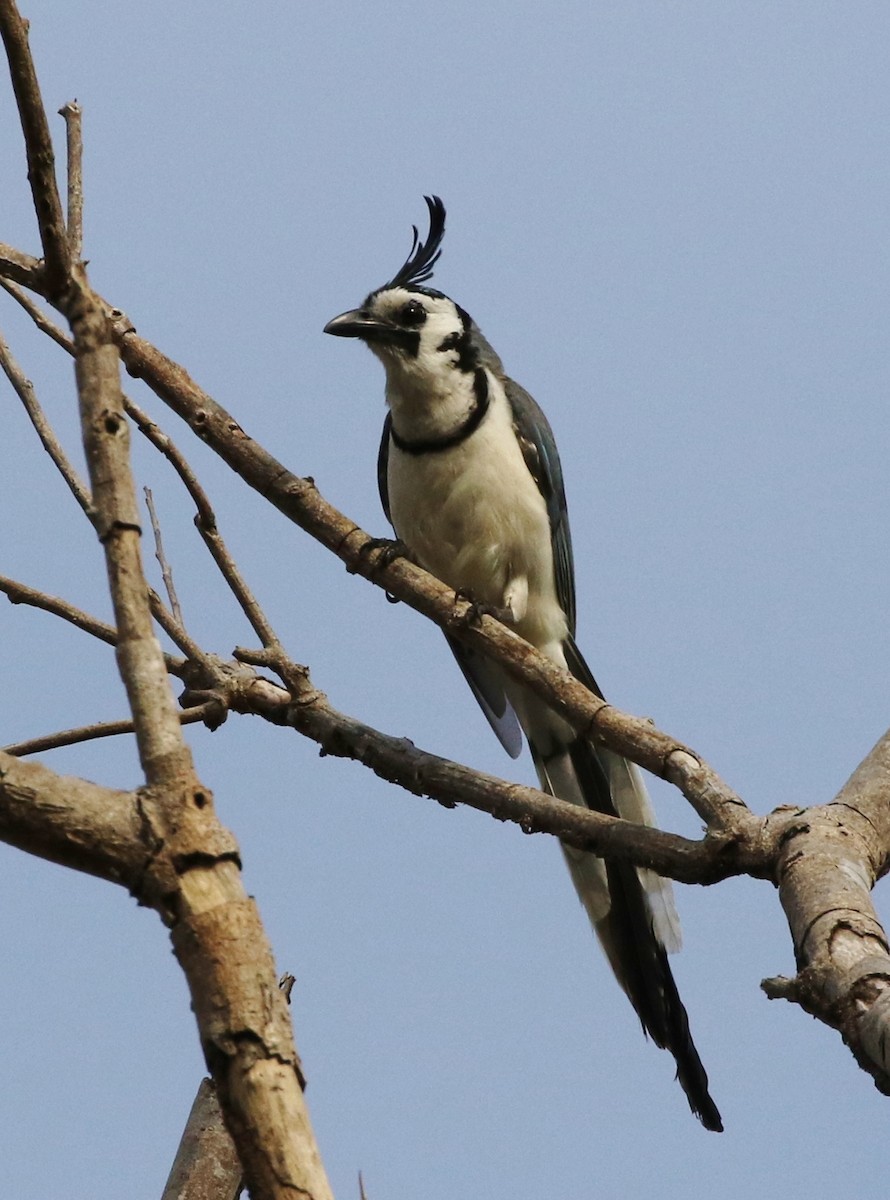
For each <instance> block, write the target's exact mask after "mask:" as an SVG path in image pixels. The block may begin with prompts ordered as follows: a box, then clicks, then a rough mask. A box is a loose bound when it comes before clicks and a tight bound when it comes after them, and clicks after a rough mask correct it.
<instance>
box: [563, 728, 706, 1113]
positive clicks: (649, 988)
mask: <svg viewBox="0 0 890 1200" xmlns="http://www.w3.org/2000/svg"><path fill="white" fill-rule="evenodd" d="M567 752H568V756H569V758H570V760H571V762H572V766H573V767H574V769H575V773H576V775H577V780H578V785H579V788H580V790H581V793H582V795H583V796H584V799H585V801H586V803H587V805H588V807H590V808H594V809H595V810H596V811H599V812H605V813H608V814H609V815H610V816H616V815H617V813H616V811H615V807H614V805H613V803H612V799H611V793H610V790H609V789H608V780H607V778H606V775H605V771H604V770H603V766H602V764H601V763H600V761H599V758H598V756H597V751H596V749H595V748H594V747H593V746H592V745H591V744H590V742H587V741H585V740H583V739H581V738H578V739H576V741H574V742H573V743H572V744H571V745H570V746H569V747H568V751H567ZM604 781H605V784H606V790H605V791H604V788H603V784H604ZM572 866H573V864H572V860H571V859H569V868H570V870H571V869H572ZM605 872H606V880H607V883H608V889H609V895H610V898H611V904H610V906H609V910H608V913H607V914H606V915H605V916H604V917H601V918H600V919H599V920H597V921H596V922H595V929H596V932H597V935H598V937H599V939H600V941H601V942H602V945H603V949H604V950H605V952H606V956H607V957H608V959H609V963H610V965H611V967H612V970H613V971H614V972H615V976H616V978H617V980H618V982H619V983H620V985H621V987H622V988H623V989H624V991H625V993H626V994H627V997H628V999H629V1000H630V1002H631V1004H632V1005H633V1006H634V1009H635V1010H636V1013H637V1016H638V1017H639V1018H640V1023H641V1025H642V1026H643V1030H644V1031H645V1032H646V1033H647V1034H648V1035H649V1036H650V1037H651V1038H652V1040H653V1042H655V1044H656V1046H660V1047H661V1048H662V1049H663V1050H669V1051H670V1052H671V1054H672V1055H673V1056H674V1059H675V1061H676V1063H677V1079H678V1080H679V1082H680V1086H681V1087H682V1088H683V1091H684V1092H685V1093H686V1098H687V1100H688V1101H689V1107H690V1108H691V1109H692V1111H693V1112H694V1113H695V1115H696V1116H697V1117H698V1119H699V1120H700V1121H701V1122H702V1124H703V1125H704V1126H705V1128H706V1129H710V1130H713V1131H715V1132H719V1131H721V1130H722V1129H723V1123H722V1121H721V1119H720V1113H719V1112H718V1111H717V1107H716V1105H715V1104H714V1101H713V1100H712V1099H711V1096H710V1094H709V1092H708V1076H707V1073H706V1072H705V1068H704V1066H703V1065H702V1061H701V1059H700V1058H699V1055H698V1051H697V1050H696V1048H695V1043H694V1042H693V1040H692V1035H691V1033H690V1031H689V1017H688V1015H687V1013H686V1009H685V1007H684V1005H683V1002H682V1000H681V999H680V995H679V993H678V991H677V985H676V983H675V982H674V977H673V973H672V972H671V968H670V964H669V962H668V956H667V951H666V949H665V947H664V945H663V944H662V943H661V941H660V939H659V938H658V937H657V936H656V933H655V930H654V928H653V917H652V910H651V906H650V903H649V898H648V897H647V895H646V892H645V890H644V888H643V884H642V882H641V881H640V877H639V875H638V873H637V870H636V868H634V867H633V866H632V865H631V864H630V863H625V862H619V861H617V860H612V861H606V863H605ZM572 874H573V877H575V872H574V871H572ZM582 900H583V895H582Z"/></svg>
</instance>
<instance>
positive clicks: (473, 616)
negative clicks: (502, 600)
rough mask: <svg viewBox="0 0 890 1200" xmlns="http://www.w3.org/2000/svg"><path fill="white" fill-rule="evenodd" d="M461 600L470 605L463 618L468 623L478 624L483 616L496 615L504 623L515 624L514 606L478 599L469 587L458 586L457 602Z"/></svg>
mask: <svg viewBox="0 0 890 1200" xmlns="http://www.w3.org/2000/svg"><path fill="white" fill-rule="evenodd" d="M459 600H465V601H466V602H467V603H468V604H469V606H470V607H469V608H468V609H467V611H466V613H464V615H463V617H462V618H461V620H462V621H463V622H464V624H466V625H478V624H479V623H480V622H481V620H482V618H483V617H494V619H495V620H496V621H500V623H501V624H502V625H513V624H514V623H515V619H514V617H513V610H512V608H509V607H505V606H504V605H501V604H486V603H485V602H484V601H482V600H477V599H476V597H475V596H474V595H473V593H472V592H471V591H469V589H467V588H458V590H457V591H456V592H455V593H454V602H455V604H456V603H457V602H458V601H459Z"/></svg>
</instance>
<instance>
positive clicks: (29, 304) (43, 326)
mask: <svg viewBox="0 0 890 1200" xmlns="http://www.w3.org/2000/svg"><path fill="white" fill-rule="evenodd" d="M0 287H2V288H3V290H4V291H6V292H9V294H10V296H12V298H13V300H15V301H16V302H17V303H18V304H20V305H21V306H22V308H23V309H24V310H25V312H26V313H27V314H28V316H29V317H30V318H31V320H32V321H33V322H34V324H35V325H36V326H37V328H38V329H39V330H40V331H41V333H45V334H46V335H47V337H51V338H52V340H53V341H54V342H55V343H56V344H57V345H59V346H61V347H62V349H63V350H67V351H68V353H69V354H70V355H71V356H72V357H73V355H74V342H73V341H72V340H71V338H70V337H69V336H68V334H67V333H65V332H64V331H63V330H61V329H60V328H59V327H58V325H56V323H55V322H54V321H52V320H50V318H49V317H48V316H47V315H46V313H45V312H44V311H43V310H42V309H41V308H40V307H39V306H38V305H37V304H36V303H35V302H34V301H33V300H32V299H31V296H30V295H29V294H28V292H26V291H25V289H24V288H23V287H21V286H20V285H19V284H17V283H13V282H12V280H11V279H6V278H4V276H2V275H0Z"/></svg>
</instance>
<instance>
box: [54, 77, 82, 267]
mask: <svg viewBox="0 0 890 1200" xmlns="http://www.w3.org/2000/svg"><path fill="white" fill-rule="evenodd" d="M59 116H60V117H64V118H65V127H66V131H67V143H68V249H69V252H70V255H71V261H72V262H77V261H78V259H80V258H82V257H83V109H82V108H81V107H80V105H79V104H78V103H77V101H76V100H69V101H68V103H67V104H63V105H62V107H61V108H60V109H59Z"/></svg>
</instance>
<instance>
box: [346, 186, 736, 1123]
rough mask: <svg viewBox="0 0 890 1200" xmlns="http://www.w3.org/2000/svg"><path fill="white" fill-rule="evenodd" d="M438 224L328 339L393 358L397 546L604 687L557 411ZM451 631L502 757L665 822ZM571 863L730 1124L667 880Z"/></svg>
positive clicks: (629, 775)
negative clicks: (445, 274) (592, 641)
mask: <svg viewBox="0 0 890 1200" xmlns="http://www.w3.org/2000/svg"><path fill="white" fill-rule="evenodd" d="M424 199H425V201H426V205H427V209H428V213H429V232H428V233H427V235H426V236H425V237H424V238H421V236H420V233H419V231H418V228H417V226H416V225H415V226H414V227H413V231H414V234H413V240H412V245H411V250H410V251H409V253H408V257H407V258H406V260H405V262H404V263H403V264H402V266H401V267H400V268H399V270H398V271H397V272H396V273H395V275H393V277H392V278H391V279H390V280H389V282H388V283H385V284H383V286H382V287H378V288H376V289H375V290H374V291H372V292H370V293H369V294H368V295H367V296H366V298H365V300H364V301H363V303H362V304H361V306H360V307H358V308H355V309H350V310H349V311H347V312H344V313H341V314H340V315H339V316H336V317H334V318H333V319H332V320H330V321H328V323H327V324H326V325H325V327H324V332H325V333H328V334H332V335H334V336H336V337H347V338H357V339H359V340H360V341H362V342H364V343H365V344H366V345H367V346H368V348H369V349H370V350H371V351H372V352H373V353H374V354H375V356H376V357H377V358H378V359H379V360H380V362H381V363H382V364H383V367H384V370H385V373H386V403H387V410H388V411H387V414H386V418H385V421H384V425H383V434H382V438H381V441H380V449H379V453H378V459H377V482H378V489H379V493H380V500H381V503H382V505H383V510H384V512H385V514H386V517H387V519H388V520H389V522H390V523H391V525H392V527H393V529H394V531H395V534H396V538H397V542H396V545H397V546H399V547H401V548H403V549H404V550H405V552H406V553H407V555H408V556H409V557H410V558H411V559H412V560H413V561H415V562H416V563H417V564H419V565H420V566H421V567H423V568H424V569H425V570H427V571H429V572H430V573H431V574H432V575H435V576H436V577H437V578H438V579H439V580H441V581H442V582H443V583H444V584H446V585H447V586H448V587H449V588H453V589H454V590H455V592H456V593H458V594H460V595H461V596H464V597H467V598H471V599H472V602H473V603H474V604H475V605H478V606H480V607H481V608H482V610H483V611H487V612H490V613H492V614H493V615H495V616H497V617H499V619H501V620H502V621H504V622H505V623H507V624H508V625H509V626H510V627H511V628H512V629H514V630H515V631H516V633H518V634H519V635H520V636H521V637H523V638H524V639H525V640H526V641H527V642H530V643H531V645H532V646H534V647H536V648H537V649H538V650H539V651H540V652H541V653H542V654H544V655H546V656H547V658H548V659H550V660H551V661H552V662H554V663H556V664H557V665H558V666H560V667H564V668H567V669H568V670H569V671H570V672H571V674H572V675H573V676H574V677H575V678H576V679H578V680H579V681H580V682H581V683H582V684H584V685H585V686H586V687H587V688H589V690H590V691H591V692H593V693H594V694H595V695H597V696H599V697H602V692H601V691H600V689H599V687H598V685H597V683H596V681H595V679H594V677H593V675H592V673H591V671H590V668H589V667H588V666H587V664H586V662H585V661H584V659H583V657H582V656H581V653H580V651H579V650H578V647H577V645H576V642H575V623H576V602H575V575H574V565H573V556H572V540H571V534H570V531H569V519H568V512H567V509H566V498H565V487H564V482H563V474H562V467H561V465H560V460H559V454H558V452H557V448H556V442H555V440H554V436H553V432H552V430H551V428H550V425H549V423H548V421H547V418H546V417H545V415H544V413H543V411H542V410H541V408H540V407H539V406H538V404H537V403H536V401H535V400H534V399H533V398H532V397H531V396H530V395H529V393H528V392H527V391H525V389H524V388H522V387H520V385H519V384H518V383H516V382H514V381H513V380H512V379H511V378H510V377H509V376H508V375H507V374H506V372H505V370H504V367H503V364H502V362H501V360H500V358H499V357H498V355H497V354H496V353H495V351H494V349H493V348H492V346H491V345H490V344H489V343H488V341H487V340H486V339H485V337H484V336H483V334H482V332H481V330H480V329H479V327H478V325H477V324H476V322H475V321H474V320H473V319H472V318H471V317H470V315H469V314H468V313H467V312H466V311H465V310H464V309H463V308H461V306H460V305H459V304H457V303H455V301H454V300H451V299H450V298H449V297H448V296H446V295H445V294H444V293H442V292H440V291H437V290H436V289H434V288H432V287H430V286H427V285H428V281H429V280H430V279H431V278H432V276H433V269H434V267H435V266H436V264H437V262H438V260H439V258H440V256H441V253H442V240H443V237H444V234H445V206H444V204H443V203H442V200H441V199H440V198H439V197H438V196H433V195H431V196H425V197H424ZM445 636H446V637H447V638H448V641H449V645H450V647H451V650H452V652H453V654H454V656H455V658H456V659H457V662H458V665H459V666H460V668H461V670H462V671H463V674H464V676H465V677H466V680H467V682H468V683H469V686H470V688H471V689H472V691H473V694H474V695H475V697H476V700H477V701H478V703H479V705H480V707H481V709H482V711H483V712H484V714H485V716H486V717H487V719H488V721H489V723H490V725H491V727H492V729H493V730H494V732H495V734H496V735H497V737H498V738H499V740H500V742H501V744H502V745H503V747H504V749H505V750H506V751H507V753H508V754H510V755H511V756H512V757H514V758H516V757H518V755H519V754H520V753H521V750H522V744H523V734H524V735H525V740H526V741H527V742H528V746H529V750H530V752H531V758H532V761H533V764H534V767H535V770H536V773H537V776H538V780H539V783H540V786H541V788H542V790H543V791H544V792H546V793H548V794H549V795H551V796H554V797H558V798H559V799H561V800H564V801H568V802H570V803H572V804H576V805H581V806H584V807H586V808H588V809H591V810H593V811H594V812H599V813H607V814H608V815H610V816H613V817H623V818H625V819H627V820H629V821H634V822H638V823H645V824H648V825H653V824H654V823H655V820H654V815H653V812H652V807H651V804H650V802H649V798H648V795H647V792H646V788H645V785H644V783H643V779H642V776H641V774H640V771H639V769H638V768H637V767H636V766H635V765H634V764H633V763H631V762H629V761H628V760H627V759H625V758H623V757H621V756H620V755H619V754H617V753H615V752H614V751H612V750H609V749H607V748H606V747H605V746H602V745H597V744H595V743H594V742H593V741H592V740H591V739H590V738H589V737H586V736H584V735H583V734H578V733H576V732H575V730H574V729H573V728H572V727H571V726H570V725H569V724H568V723H567V722H566V721H564V720H563V719H562V718H561V717H559V716H558V715H557V714H556V713H554V712H553V710H552V709H551V708H549V707H548V706H547V704H546V703H545V702H544V701H543V700H541V699H540V698H539V697H538V696H536V695H534V694H533V693H532V692H531V691H530V690H529V689H528V688H527V687H524V686H523V685H522V684H521V683H517V682H516V681H514V680H513V679H511V678H510V677H509V676H508V675H507V674H506V672H505V671H503V669H502V668H501V667H499V666H498V665H497V664H496V663H495V662H493V661H492V660H491V659H489V658H487V657H486V656H485V655H484V654H482V653H480V652H478V651H476V650H472V649H469V648H468V647H467V646H466V645H463V644H461V643H460V642H458V641H457V640H456V639H455V638H453V637H450V636H449V635H448V634H446V635H445ZM562 849H563V853H564V855H565V859H566V863H567V865H568V869H569V873H570V875H571V878H572V880H573V882H574V885H575V889H576V891H577V893H578V896H579V898H580V900H581V903H582V904H583V906H584V908H585V909H586V911H587V914H588V917H589V919H590V922H591V924H592V926H593V928H594V931H595V933H596V935H597V937H598V939H599V941H600V943H601V945H602V947H603V949H604V951H605V954H606V957H607V959H608V962H609V964H610V966H611V968H612V971H613V972H614V974H615V977H616V978H617V981H618V983H619V984H620V986H621V987H622V989H623V990H624V992H625V993H626V995H627V997H628V998H629V1000H630V1002H631V1004H632V1005H633V1007H634V1009H635V1010H636V1013H637V1016H638V1017H639V1020H640V1022H641V1024H642V1027H643V1031H644V1033H645V1034H647V1035H648V1036H649V1037H651V1039H652V1041H653V1042H654V1043H655V1044H656V1045H657V1046H659V1047H661V1048H663V1049H667V1050H668V1051H670V1053H671V1054H672V1055H673V1057H674V1059H675V1062H676V1066H677V1078H678V1080H679V1083H680V1085H681V1087H682V1088H683V1090H684V1092H685V1094H686V1098H687V1100H688V1102H689V1106H690V1108H691V1110H692V1112H693V1113H694V1114H695V1115H696V1116H697V1117H698V1119H699V1120H700V1121H701V1123H702V1125H704V1127H705V1128H706V1129H709V1130H712V1131H714V1132H720V1131H722V1129H723V1123H722V1120H721V1117H720V1113H719V1112H718V1110H717V1106H716V1105H715V1103H714V1101H713V1100H712V1098H711V1096H710V1093H709V1091H708V1077H707V1074H706V1072H705V1069H704V1066H703V1065H702V1062H701V1059H700V1058H699V1055H698V1051H697V1050H696V1048H695V1044H694V1042H693V1040H692V1036H691V1034H690V1030H689V1020H688V1016H687V1013H686V1009H685V1008H684V1006H683V1003H682V1001H681V999H680V996H679V993H678V991H677V986H676V983H675V981H674V977H673V974H672V972H671V968H670V965H669V962H668V957H667V956H668V952H669V951H673V950H675V949H678V948H679V941H680V933H679V920H678V917H677V914H676V909H675V907H674V902H673V897H672V892H671V886H670V882H669V881H668V880H664V879H662V878H660V877H659V876H657V875H656V874H655V873H654V872H652V871H649V870H645V869H641V868H636V867H634V866H633V865H631V864H630V863H626V862H618V861H609V860H604V859H602V858H599V857H598V856H596V855H594V854H592V853H590V852H587V851H581V850H578V849H576V848H574V847H571V846H567V845H565V844H563V845H562Z"/></svg>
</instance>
